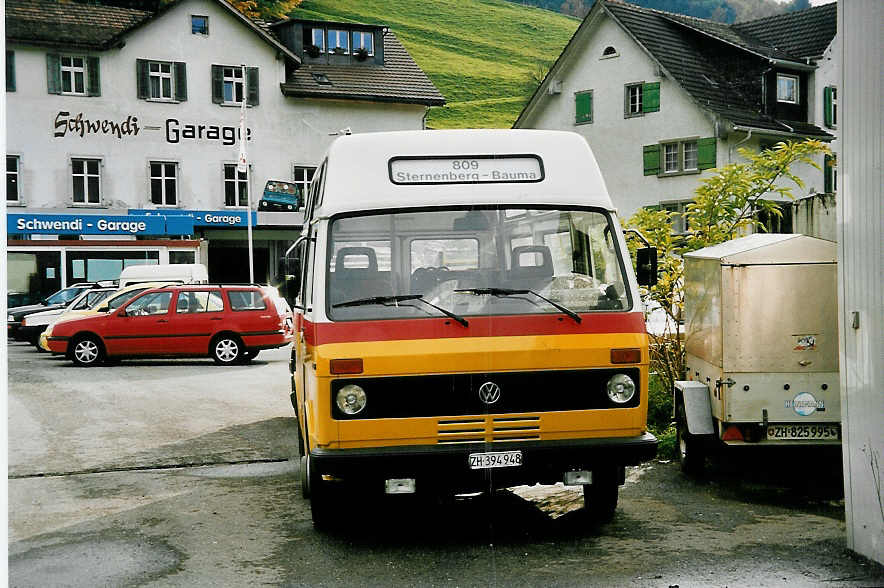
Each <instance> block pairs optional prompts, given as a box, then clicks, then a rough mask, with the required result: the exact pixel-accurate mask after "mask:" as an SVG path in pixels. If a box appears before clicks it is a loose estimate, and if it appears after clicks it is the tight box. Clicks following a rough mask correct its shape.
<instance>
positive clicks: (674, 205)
mask: <svg viewBox="0 0 884 588" xmlns="http://www.w3.org/2000/svg"><path fill="white" fill-rule="evenodd" d="M692 202H693V200H675V201H669V202H660V208H661V209H662V210H665V211H667V212H672V213H675V215H674V216H672V217H671V221H672V232H673V234H676V235H683V234H685V233H687V232H688V231H689V230H690V227H688V226H686V219H685V212H686V211H687V206H688V204H691V203H692Z"/></svg>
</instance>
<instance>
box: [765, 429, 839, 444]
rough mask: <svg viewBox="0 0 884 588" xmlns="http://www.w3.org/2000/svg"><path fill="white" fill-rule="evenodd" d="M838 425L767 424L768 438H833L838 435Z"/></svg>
mask: <svg viewBox="0 0 884 588" xmlns="http://www.w3.org/2000/svg"><path fill="white" fill-rule="evenodd" d="M839 433H840V428H839V426H838V425H768V427H767V438H768V439H778V440H780V439H783V440H787V441H791V440H795V439H809V440H817V441H819V440H826V439H828V440H833V441H837V440H838V439H839V437H840V434H839Z"/></svg>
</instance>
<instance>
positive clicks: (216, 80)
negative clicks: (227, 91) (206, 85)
mask: <svg viewBox="0 0 884 588" xmlns="http://www.w3.org/2000/svg"><path fill="white" fill-rule="evenodd" d="M212 102H214V103H215V104H221V103H222V102H224V69H223V68H222V67H221V66H220V65H213V66H212Z"/></svg>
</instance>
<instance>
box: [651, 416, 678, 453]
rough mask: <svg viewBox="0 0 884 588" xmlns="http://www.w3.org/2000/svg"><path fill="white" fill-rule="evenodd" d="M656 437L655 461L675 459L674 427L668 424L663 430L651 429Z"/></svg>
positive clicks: (676, 448)
mask: <svg viewBox="0 0 884 588" xmlns="http://www.w3.org/2000/svg"><path fill="white" fill-rule="evenodd" d="M651 432H652V433H653V434H654V436H655V437H657V441H658V445H657V459H676V458H677V457H678V453H677V452H678V447H677V445H676V436H675V425H673V424H670V425H669V426H668V427H666V428H665V429H653V428H652V429H651Z"/></svg>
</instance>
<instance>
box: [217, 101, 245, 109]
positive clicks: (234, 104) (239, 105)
mask: <svg viewBox="0 0 884 588" xmlns="http://www.w3.org/2000/svg"><path fill="white" fill-rule="evenodd" d="M218 106H223V107H225V108H242V102H219V103H218ZM246 108H253V106H252V105H251V104H246Z"/></svg>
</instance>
